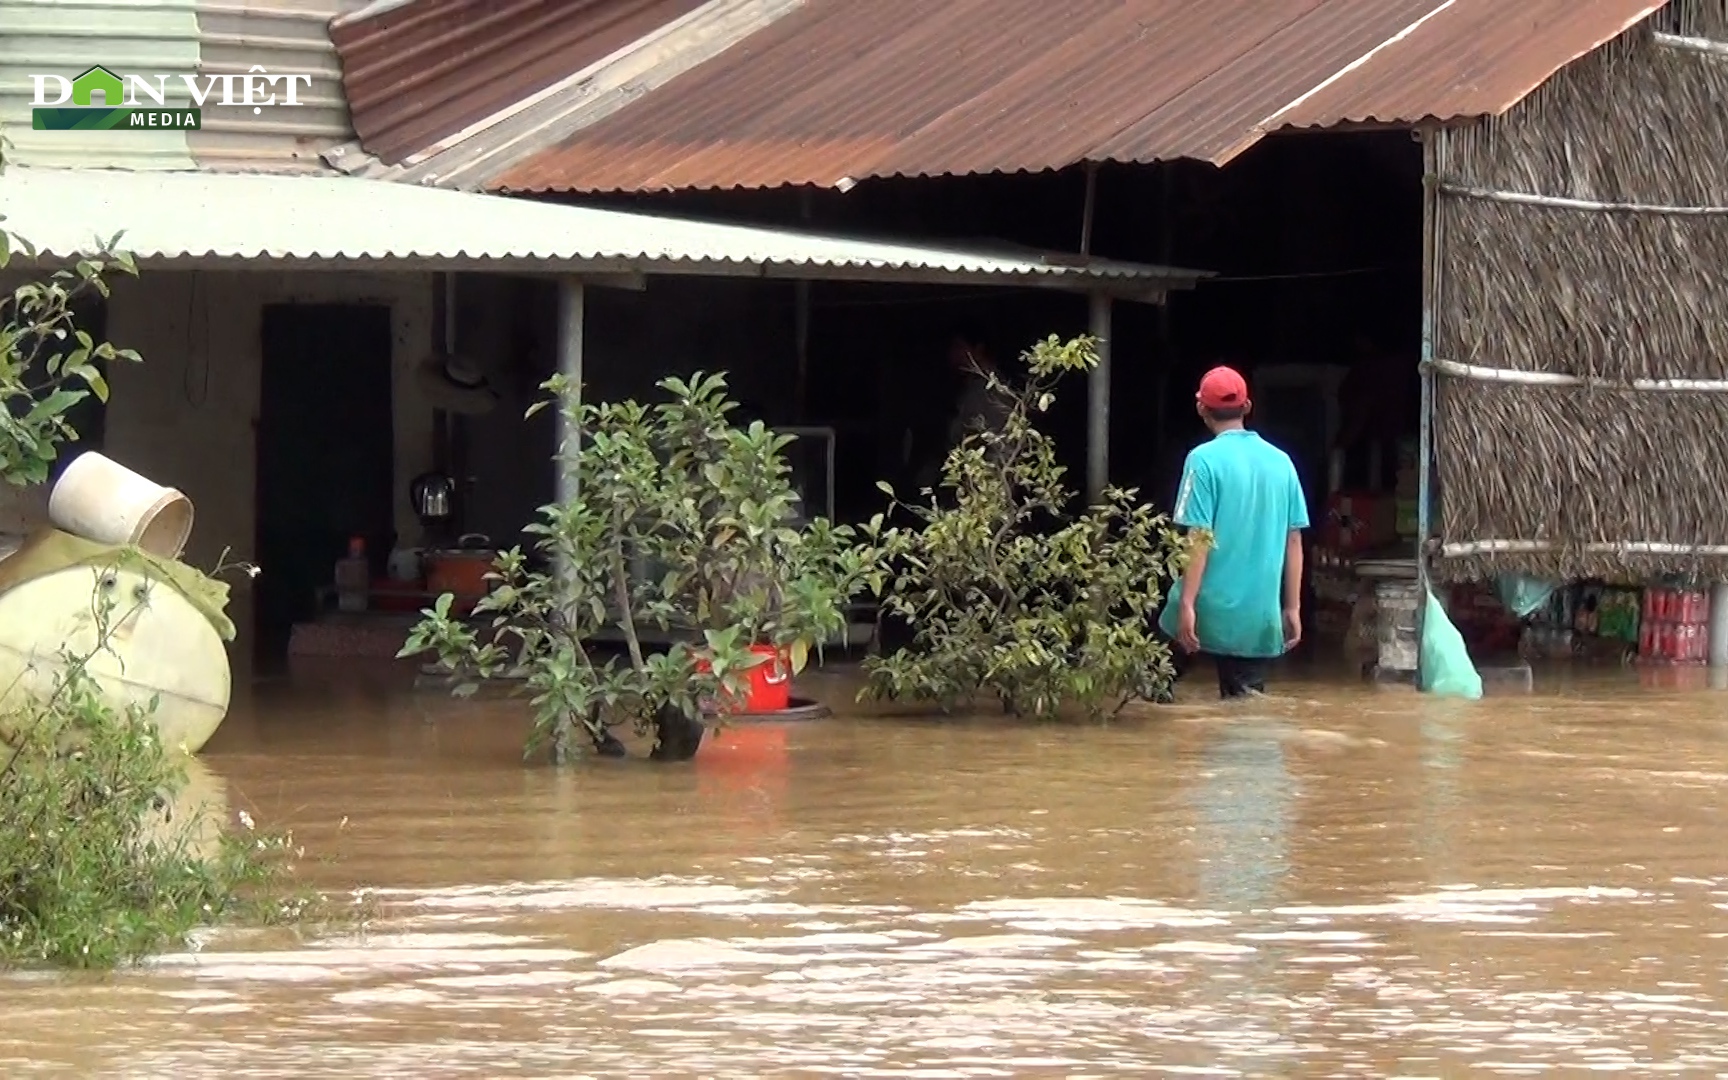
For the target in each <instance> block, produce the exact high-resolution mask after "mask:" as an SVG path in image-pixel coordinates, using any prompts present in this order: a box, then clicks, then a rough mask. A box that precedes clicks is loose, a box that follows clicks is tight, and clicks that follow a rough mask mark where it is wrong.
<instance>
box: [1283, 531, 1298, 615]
mask: <svg viewBox="0 0 1728 1080" xmlns="http://www.w3.org/2000/svg"><path fill="white" fill-rule="evenodd" d="M1284 610H1285V611H1301V610H1302V530H1301V529H1291V530H1290V533H1289V536H1288V537H1287V538H1286V539H1285V541H1284Z"/></svg>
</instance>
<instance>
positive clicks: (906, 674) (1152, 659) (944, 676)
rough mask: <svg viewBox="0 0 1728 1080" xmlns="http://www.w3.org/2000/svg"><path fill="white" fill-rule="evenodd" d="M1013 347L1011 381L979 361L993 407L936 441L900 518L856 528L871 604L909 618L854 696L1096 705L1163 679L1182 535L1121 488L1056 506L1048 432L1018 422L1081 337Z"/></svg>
mask: <svg viewBox="0 0 1728 1080" xmlns="http://www.w3.org/2000/svg"><path fill="white" fill-rule="evenodd" d="M1024 359H1025V360H1026V364H1027V368H1028V377H1027V380H1026V381H1025V383H1024V384H1023V385H1022V386H1021V387H1019V388H1011V387H1009V386H1007V385H1006V384H1004V383H1003V382H1002V381H1000V380H999V379H998V378H997V377H996V376H994V375H991V376H990V390H991V392H992V393H995V394H999V395H1002V398H1003V400H1004V402H1005V403H1006V404H1007V406H1008V408H1007V409H1006V416H1005V419H1004V422H1003V423H1002V424H1001V426H1000V427H998V428H995V429H987V430H981V431H976V432H973V433H972V434H970V435H968V436H967V437H966V439H965V440H964V441H963V442H962V443H961V444H960V445H959V446H958V447H956V448H955V449H954V450H952V451H951V452H950V453H949V455H948V458H947V460H946V462H945V463H944V467H943V470H942V477H941V482H940V485H939V487H938V489H937V490H935V491H925V492H923V493H921V495H920V497H919V499H918V501H916V502H899V501H898V500H897V501H896V509H898V510H900V511H903V512H904V513H905V514H906V515H909V516H910V517H911V518H912V522H913V523H912V524H910V525H907V526H892V527H891V526H889V525H887V524H885V523H884V521H883V519H880V518H879V519H877V521H876V522H874V523H873V524H872V525H871V526H870V527H869V528H868V529H867V530H866V534H867V541H868V543H869V544H870V546H871V548H872V554H871V556H870V560H869V561H870V562H872V563H873V564H877V565H880V566H881V568H882V570H883V572H882V573H881V574H879V576H878V577H877V579H876V584H877V587H878V594H879V595H878V599H879V602H880V605H881V608H880V611H881V615H880V616H879V618H880V619H884V620H898V621H900V622H901V623H903V624H905V625H906V626H908V627H909V628H910V632H911V640H910V642H909V643H907V645H906V646H905V647H903V648H899V649H892V650H885V651H882V652H880V653H878V654H876V655H872V656H870V657H868V658H867V659H866V661H865V671H866V673H867V676H868V680H867V682H866V684H865V687H864V690H863V694H864V695H865V696H867V697H871V698H876V699H900V700H910V701H919V702H928V703H932V704H935V705H938V706H940V707H941V708H942V709H944V710H948V709H952V708H954V707H957V706H960V705H963V704H965V703H967V702H969V701H971V700H973V699H975V698H976V697H977V696H978V695H980V694H984V695H989V696H993V697H995V698H997V699H998V700H1000V702H1001V703H1002V705H1003V707H1004V708H1005V709H1006V710H1008V711H1010V712H1013V713H1015V714H1026V715H1034V716H1050V715H1053V714H1055V713H1056V712H1057V711H1059V710H1060V709H1062V708H1063V707H1065V706H1076V707H1079V708H1083V709H1085V710H1086V711H1087V712H1088V713H1090V714H1092V715H1094V716H1097V715H1104V714H1107V713H1113V712H1115V711H1117V710H1119V709H1120V708H1121V707H1122V706H1123V705H1125V704H1126V703H1128V702H1129V701H1132V700H1134V699H1136V698H1143V699H1155V698H1156V697H1157V696H1159V695H1160V694H1162V693H1163V692H1165V691H1166V690H1167V689H1168V687H1169V685H1170V683H1171V681H1172V678H1173V673H1172V668H1171V663H1170V654H1169V650H1168V648H1167V647H1166V646H1165V645H1164V644H1163V643H1162V642H1161V640H1160V639H1159V638H1158V636H1157V635H1156V634H1155V632H1154V625H1155V621H1156V618H1157V614H1158V607H1159V604H1160V603H1161V601H1162V600H1163V597H1164V586H1165V583H1166V582H1168V581H1169V580H1171V579H1172V577H1173V576H1174V574H1176V573H1178V572H1179V571H1180V568H1181V564H1182V553H1183V550H1184V547H1183V544H1182V541H1181V540H1180V539H1179V537H1178V536H1177V534H1176V533H1175V532H1174V531H1173V530H1172V529H1171V528H1170V527H1169V524H1168V521H1167V520H1166V519H1165V518H1164V517H1163V516H1162V515H1160V514H1158V513H1157V512H1155V511H1154V510H1153V509H1152V508H1150V507H1148V506H1145V505H1142V504H1141V503H1140V502H1139V501H1138V499H1137V497H1136V493H1135V492H1133V491H1128V490H1122V489H1117V488H1111V489H1110V490H1108V491H1106V492H1105V494H1104V498H1103V500H1102V502H1101V503H1099V504H1098V505H1096V506H1089V507H1086V508H1085V509H1083V510H1080V511H1079V512H1074V511H1073V510H1071V506H1072V505H1073V504H1074V503H1075V501H1076V499H1075V496H1074V493H1073V492H1072V491H1071V490H1070V489H1069V488H1068V487H1067V485H1066V483H1065V480H1064V472H1065V470H1064V469H1063V468H1062V466H1061V465H1060V464H1058V462H1057V457H1056V448H1055V444H1054V443H1053V442H1052V440H1051V439H1050V437H1049V436H1047V435H1046V434H1044V433H1043V432H1041V431H1039V430H1038V428H1037V426H1036V424H1035V422H1034V421H1035V418H1036V417H1037V416H1038V415H1039V414H1042V413H1044V412H1046V411H1048V410H1049V408H1050V406H1051V404H1052V403H1053V402H1054V400H1055V387H1056V383H1057V382H1058V380H1059V379H1060V377H1061V376H1062V375H1063V374H1065V373H1069V372H1084V371H1087V370H1090V369H1091V368H1092V367H1094V366H1095V365H1096V364H1097V362H1098V354H1097V351H1096V347H1095V344H1094V342H1093V341H1092V340H1091V339H1089V338H1084V337H1082V338H1077V339H1075V340H1073V341H1070V342H1067V343H1063V342H1062V341H1060V340H1059V339H1057V338H1055V337H1051V338H1049V339H1047V340H1045V341H1041V342H1039V343H1038V344H1037V345H1035V346H1034V347H1033V348H1032V349H1030V350H1029V351H1028V352H1027V353H1026V354H1025V357H1024ZM881 487H882V488H883V490H884V491H886V492H887V493H888V494H889V496H890V497H893V496H894V492H893V490H892V488H890V487H888V485H886V484H883V485H881ZM879 625H880V623H879ZM879 637H880V635H879Z"/></svg>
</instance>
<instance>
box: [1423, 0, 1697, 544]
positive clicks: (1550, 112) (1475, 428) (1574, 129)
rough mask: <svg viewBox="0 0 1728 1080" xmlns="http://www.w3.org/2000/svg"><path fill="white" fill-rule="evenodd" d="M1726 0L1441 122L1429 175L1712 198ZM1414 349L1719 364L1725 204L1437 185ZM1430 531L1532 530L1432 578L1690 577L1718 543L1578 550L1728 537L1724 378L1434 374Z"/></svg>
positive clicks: (1466, 359)
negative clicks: (1520, 96) (1648, 386)
mask: <svg viewBox="0 0 1728 1080" xmlns="http://www.w3.org/2000/svg"><path fill="white" fill-rule="evenodd" d="M1654 30H1660V31H1666V32H1671V33H1678V34H1685V35H1690V36H1697V37H1707V38H1712V39H1715V40H1718V41H1728V0H1676V3H1674V4H1672V5H1670V6H1669V7H1668V8H1667V9H1665V10H1664V11H1663V12H1661V13H1659V14H1658V15H1657V16H1655V17H1654V18H1653V19H1652V20H1651V22H1649V23H1647V24H1646V25H1644V26H1641V27H1638V28H1635V29H1634V30H1633V31H1632V32H1630V33H1628V34H1626V35H1624V36H1623V37H1621V38H1620V39H1618V40H1616V41H1614V42H1612V43H1610V44H1609V45H1608V46H1607V47H1605V48H1603V49H1601V50H1599V51H1598V52H1597V53H1595V54H1593V55H1591V56H1589V57H1586V58H1584V59H1583V60H1581V61H1579V62H1578V63H1576V64H1573V65H1572V66H1571V67H1569V68H1567V69H1566V70H1564V71H1562V72H1561V73H1560V74H1559V75H1558V76H1556V77H1555V78H1554V79H1553V80H1552V81H1550V82H1549V83H1548V84H1547V85H1545V86H1544V87H1543V88H1542V89H1540V90H1539V91H1537V93H1536V94H1534V95H1532V96H1531V97H1530V98H1528V99H1526V100H1525V101H1524V102H1523V103H1521V104H1520V105H1519V106H1517V107H1516V108H1514V109H1513V110H1512V111H1511V112H1509V113H1508V114H1507V115H1505V116H1503V117H1500V118H1497V119H1492V120H1487V121H1482V122H1479V123H1476V124H1472V125H1469V126H1466V127H1461V128H1456V129H1452V130H1449V131H1446V132H1443V133H1442V135H1441V137H1440V140H1439V145H1438V149H1437V170H1438V173H1439V176H1440V179H1441V180H1442V181H1443V183H1449V184H1452V185H1458V186H1463V187H1470V188H1477V189H1488V190H1494V191H1503V192H1522V193H1533V194H1539V195H1544V196H1557V197H1562V198H1571V199H1579V200H1589V201H1594V202H1604V203H1638V204H1652V205H1661V206H1688V207H1697V206H1718V207H1720V206H1728V56H1723V55H1709V54H1705V53H1699V52H1692V51H1681V50H1677V49H1674V48H1670V47H1664V46H1660V45H1658V44H1656V43H1655V42H1654V40H1653V39H1652V37H1651V33H1652V31H1654ZM1436 208H1437V214H1438V232H1437V251H1438V256H1439V257H1438V260H1437V261H1438V265H1439V279H1438V286H1437V288H1438V299H1437V304H1436V308H1435V315H1436V320H1435V355H1436V356H1437V357H1439V358H1442V359H1446V360H1454V361H1461V362H1463V363H1467V364H1473V365H1480V366H1483V367H1490V368H1510V369H1515V370H1519V371H1540V372H1556V373H1565V374H1571V375H1577V376H1586V377H1597V378H1602V379H1606V380H1611V381H1614V382H1626V381H1630V380H1632V379H1661V378H1690V379H1725V380H1728V216H1723V215H1716V216H1697V215H1693V216H1678V215H1663V214H1653V213H1636V212H1629V211H1602V210H1583V209H1573V208H1556V207H1544V206H1530V205H1517V204H1511V203H1507V202H1501V201H1493V200H1489V199H1484V198H1480V197H1471V196H1467V195H1462V194H1457V193H1448V192H1446V191H1445V190H1444V188H1442V190H1441V191H1440V193H1439V194H1437V196H1436ZM1435 401H1436V413H1435V424H1436V429H1435V453H1436V458H1437V461H1438V469H1439V482H1440V485H1441V486H1440V491H1441V502H1440V520H1439V530H1438V531H1439V534H1440V536H1441V538H1442V539H1443V540H1445V541H1447V542H1458V541H1492V540H1506V541H1546V542H1549V543H1551V544H1555V545H1558V549H1557V550H1554V551H1549V552H1541V553H1535V554H1531V553H1489V554H1479V555H1472V556H1468V557H1455V558H1446V559H1442V560H1440V561H1439V563H1438V565H1437V566H1436V567H1435V570H1436V573H1437V574H1438V575H1439V576H1441V577H1444V578H1452V579H1458V578H1479V577H1484V576H1486V575H1489V574H1492V573H1499V572H1507V571H1527V572H1534V573H1543V574H1553V575H1559V576H1567V577H1575V576H1585V575H1604V576H1634V577H1639V576H1645V575H1649V574H1653V573H1658V572H1665V571H1683V572H1703V573H1707V574H1709V575H1711V576H1714V577H1718V578H1722V579H1728V558H1724V557H1720V556H1716V557H1705V556H1700V555H1698V554H1696V553H1686V554H1663V555H1649V554H1628V553H1623V552H1622V553H1606V552H1587V551H1585V550H1584V549H1583V547H1582V545H1585V544H1591V543H1596V544H1601V543H1605V542H1606V543H1636V542H1656V543H1665V544H1678V545H1686V546H1689V547H1690V546H1703V545H1728V394H1721V393H1710V392H1697V391H1692V392H1652V391H1633V390H1630V389H1620V388H1613V387H1606V386H1591V387H1538V386H1520V385H1512V384H1504V383H1498V384H1497V383H1487V382H1481V381H1472V380H1468V379H1462V378H1458V377H1453V376H1447V375H1440V376H1437V378H1436V399H1435Z"/></svg>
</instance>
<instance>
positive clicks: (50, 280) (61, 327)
mask: <svg viewBox="0 0 1728 1080" xmlns="http://www.w3.org/2000/svg"><path fill="white" fill-rule="evenodd" d="M0 220H3V219H0ZM116 240H118V237H116ZM15 255H22V256H24V257H25V258H34V257H35V255H36V251H35V249H34V248H32V247H31V246H30V244H29V243H27V242H26V241H25V240H24V239H23V238H21V237H18V236H14V235H13V234H11V233H9V232H7V231H6V230H5V228H4V227H3V226H0V269H4V268H5V267H6V266H7V264H8V263H10V262H11V260H12V258H13V257H14V256H15ZM137 272H138V270H137V267H136V266H135V265H134V264H133V262H132V259H131V257H130V256H128V255H125V254H117V255H108V256H103V257H100V258H89V259H80V260H79V261H78V262H77V264H76V265H75V266H74V267H73V268H72V269H70V270H56V271H53V272H52V273H50V274H48V275H47V276H46V277H44V278H42V279H40V280H37V281H31V282H28V283H26V284H24V285H21V286H19V287H18V288H17V289H15V290H13V291H12V293H11V294H10V295H0V410H3V412H4V418H3V422H0V479H4V480H5V481H6V482H7V483H9V484H12V485H14V486H23V485H26V484H39V483H41V482H42V481H44V480H46V479H47V478H48V467H49V466H50V465H52V464H53V463H54V459H55V457H56V456H57V455H58V454H59V450H60V446H61V444H62V443H66V442H70V441H72V440H74V439H76V438H77V437H78V433H77V432H76V431H74V430H73V429H72V425H71V423H70V422H69V421H68V419H67V414H68V413H69V412H70V411H71V409H72V408H73V407H74V406H76V405H77V404H78V403H79V402H80V401H83V400H84V399H85V398H87V397H89V396H90V395H92V394H94V395H96V397H97V399H98V400H100V401H107V400H108V382H107V379H106V378H105V377H104V375H103V366H104V365H105V364H107V363H110V362H114V361H126V360H130V361H135V360H137V359H138V354H137V353H135V352H133V351H132V350H130V349H116V348H114V346H112V345H110V344H108V343H107V342H98V341H95V340H93V339H92V338H91V336H90V335H89V334H88V333H85V332H84V331H83V330H81V329H79V328H78V326H77V325H76V324H75V319H74V314H73V304H74V303H75V301H76V300H77V299H78V298H79V296H80V295H81V294H84V293H96V294H99V295H101V296H107V295H108V291H109V279H110V278H111V277H112V276H113V275H114V274H117V273H118V274H128V275H136V274H137Z"/></svg>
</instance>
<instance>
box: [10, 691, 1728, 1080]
mask: <svg viewBox="0 0 1728 1080" xmlns="http://www.w3.org/2000/svg"><path fill="white" fill-rule="evenodd" d="M819 688H820V689H822V690H823V691H824V692H829V691H832V693H833V695H835V696H836V697H837V698H838V696H839V695H841V694H842V693H843V690H844V688H843V687H839V686H831V687H830V686H821V685H820V684H819ZM1725 706H1728V697H1723V696H1720V695H1716V694H1712V693H1709V692H1694V693H1682V692H1679V691H1660V692H1654V691H1651V690H1649V689H1639V688H1637V687H1636V685H1635V684H1631V685H1629V684H1628V683H1627V681H1626V680H1625V679H1624V678H1619V679H1615V678H1602V679H1597V680H1594V681H1582V682H1577V683H1564V684H1560V685H1558V686H1556V687H1554V688H1552V689H1550V690H1549V692H1546V693H1544V694H1540V695H1538V696H1536V697H1531V698H1509V699H1490V700H1489V701H1485V702H1482V703H1477V704H1474V705H1460V704H1448V703H1443V702H1431V701H1426V700H1422V699H1419V698H1417V697H1416V696H1414V695H1411V694H1408V693H1399V692H1387V691H1381V692H1370V691H1368V690H1364V689H1359V688H1356V687H1347V688H1343V689H1339V688H1334V687H1327V686H1325V685H1323V684H1320V683H1317V682H1315V683H1297V684H1294V685H1290V686H1287V687H1284V688H1282V690H1281V691H1280V692H1279V693H1278V694H1276V695H1275V696H1273V697H1271V698H1268V699H1266V700H1263V701H1258V702H1254V703H1252V704H1250V705H1245V706H1242V707H1235V708H1227V707H1223V706H1219V705H1216V704H1213V703H1210V702H1206V701H1204V700H1203V699H1201V698H1199V697H1196V698H1194V699H1193V700H1184V701H1183V702H1181V703H1179V704H1178V705H1177V706H1175V707H1173V708H1169V709H1163V710H1148V711H1146V712H1143V713H1136V714H1134V715H1132V716H1129V717H1127V718H1125V719H1123V720H1122V721H1120V722H1118V723H1115V724H1113V725H1110V726H1108V727H1096V726H1088V725H1081V724H1073V725H1053V726H1032V725H1008V724H1004V723H1003V722H1001V721H995V720H989V721H986V720H976V721H961V722H954V723H948V724H938V723H932V722H929V721H923V720H913V719H907V718H893V717H884V716H859V717H850V718H841V719H835V720H829V721H822V722H815V723H809V724H804V725H796V726H789V727H787V728H783V729H760V730H756V731H753V732H750V733H735V734H734V735H733V736H732V737H731V738H732V741H731V742H726V741H725V740H723V741H722V743H721V744H720V745H721V747H724V748H725V751H726V752H723V753H715V754H713V755H712V756H710V755H706V754H705V755H704V757H703V758H702V759H701V760H699V761H698V762H696V763H694V764H692V765H689V766H672V767H662V768H654V767H651V766H648V765H646V764H636V763H617V764H615V763H607V764H602V765H598V766H595V767H589V768H581V769H576V770H568V771H563V772H559V771H554V770H550V769H544V768H536V767H525V766H523V765H522V764H521V763H520V762H519V760H518V747H519V742H518V739H519V735H520V726H519V724H518V722H517V719H516V717H515V715H514V714H513V713H512V712H511V709H510V707H509V706H505V705H498V704H480V705H475V704H468V705H460V706H459V705H455V704H451V703H448V702H443V701H441V700H437V699H432V698H428V697H425V696H414V695H411V694H406V693H400V692H396V691H392V690H389V689H388V688H380V687H362V688H359V689H353V688H350V689H348V690H338V689H321V690H313V689H307V688H301V687H296V688H294V689H293V690H291V691H290V690H282V691H278V692H276V693H274V694H263V695H261V696H260V698H259V700H257V701H256V702H253V703H251V704H250V705H249V706H247V707H245V708H243V709H241V710H240V711H239V712H237V714H236V716H235V717H234V718H233V719H232V720H231V721H230V722H229V724H228V725H227V726H226V727H225V728H224V730H223V732H222V733H221V735H220V736H219V738H218V741H217V743H216V744H214V745H213V746H212V748H211V751H210V753H209V755H208V756H207V758H206V759H205V761H204V765H205V766H207V769H205V770H201V771H200V781H201V782H203V783H207V784H209V785H213V786H214V787H215V788H218V789H220V790H221V791H222V792H223V793H224V794H225V796H226V798H228V799H229V800H230V802H232V803H233V804H235V805H244V806H246V807H248V808H249V809H250V810H251V812H252V813H253V814H254V815H255V816H257V817H258V818H260V819H261V820H263V821H265V822H281V823H284V824H286V825H289V826H291V827H293V828H294V829H295V832H296V835H297V837H298V839H299V840H300V841H301V842H302V843H304V844H305V845H306V846H307V848H308V849H309V851H311V852H313V853H314V854H316V855H318V856H321V857H318V858H312V859H309V861H308V862H307V863H306V864H305V865H304V867H303V870H304V871H305V873H306V874H307V875H309V876H310V877H311V878H312V880H313V883H314V884H316V885H318V886H319V887H322V888H327V889H331V890H336V891H338V892H348V891H351V890H354V889H359V888H365V889H367V890H369V892H368V894H367V895H368V896H369V903H370V904H371V906H372V907H373V909H374V910H375V912H376V917H375V918H374V919H373V920H371V921H370V922H369V923H368V924H367V925H366V926H365V927H363V928H361V929H360V930H358V931H344V932H342V933H332V934H328V935H316V934H314V935H310V936H307V937H304V938H303V937H302V936H300V935H295V934H291V933H288V932H286V931H270V932H239V931H224V932H220V933H216V934H213V935H210V936H209V937H208V938H206V939H205V940H202V941H200V942H199V943H198V947H197V948H195V949H193V950H190V951H188V952H186V953H185V954H182V955H175V956H168V957H163V958H161V959H159V960H158V961H155V962H152V963H151V964H149V965H146V966H145V967H144V968H142V969H139V970H136V971H129V972H124V973H120V974H116V975H113V976H108V977H100V978H99V977H67V976H60V975H46V974H30V975H25V976H16V977H11V978H8V979H6V980H4V982H3V986H4V988H3V989H0V993H3V994H4V995H5V1000H6V1002H7V1005H8V1010H7V1013H8V1020H9V1022H8V1023H7V1025H6V1027H5V1031H4V1033H3V1034H0V1075H5V1076H8V1077H11V1076H38V1075H80V1076H83V1075H91V1076H113V1077H175V1078H192V1077H205V1076H211V1077H216V1076H221V1077H277V1076H281V1077H287V1076H295V1077H326V1076H328V1077H338V1076H344V1077H346V1076H401V1077H563V1076H571V1077H574V1076H596V1077H601V1076H604V1077H612V1076H619V1077H623V1076H644V1077H672V1076H692V1077H695V1076H701V1077H760V1076H845V1077H927V1078H938V1077H954V1078H971V1077H1008V1076H1074V1077H1103V1076H1158V1075H1172V1076H1231V1077H1235V1076H1318V1077H1333V1076H1336V1077H1357V1076H1363V1077H1366V1076H1375V1077H1412V1078H1413V1077H1430V1076H1454V1075H1461V1074H1466V1073H1468V1074H1477V1073H1480V1074H1482V1075H1488V1076H1520V1075H1527V1074H1528V1075H1535V1074H1560V1075H1568V1074H1573V1073H1624V1074H1629V1075H1639V1076H1644V1075H1664V1074H1669V1073H1673V1074H1681V1075H1728V987H1725V986H1724V980H1725V973H1728V944H1725V941H1728V854H1725V852H1728V848H1725V846H1724V844H1723V843H1722V840H1723V838H1724V832H1723V826H1722V818H1721V812H1722V796H1723V792H1724V785H1725V782H1728V737H1725V735H1724V732H1725V731H1728V728H1725V727H1724V724H1723V720H1724V718H1725V717H1728V708H1725ZM716 749H717V750H718V749H720V747H717V748H716ZM205 773H207V775H205Z"/></svg>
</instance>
